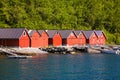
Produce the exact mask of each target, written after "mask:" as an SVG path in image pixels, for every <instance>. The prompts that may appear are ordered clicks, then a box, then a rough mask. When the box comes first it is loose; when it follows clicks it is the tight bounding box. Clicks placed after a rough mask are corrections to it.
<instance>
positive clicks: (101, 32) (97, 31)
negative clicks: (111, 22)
mask: <svg viewBox="0 0 120 80" xmlns="http://www.w3.org/2000/svg"><path fill="white" fill-rule="evenodd" d="M95 33H96V35H97V36H101V35H102V34H103V35H104V36H105V38H106V35H105V34H104V32H103V31H102V30H95Z"/></svg>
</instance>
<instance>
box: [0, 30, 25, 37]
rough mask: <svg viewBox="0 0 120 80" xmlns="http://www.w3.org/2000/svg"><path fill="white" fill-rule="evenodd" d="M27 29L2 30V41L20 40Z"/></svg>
mask: <svg viewBox="0 0 120 80" xmlns="http://www.w3.org/2000/svg"><path fill="white" fill-rule="evenodd" d="M25 30H26V29H25V28H2V29H0V38H1V39H19V38H20V36H21V35H22V33H23V31H25Z"/></svg>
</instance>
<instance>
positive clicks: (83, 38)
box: [76, 33, 86, 45]
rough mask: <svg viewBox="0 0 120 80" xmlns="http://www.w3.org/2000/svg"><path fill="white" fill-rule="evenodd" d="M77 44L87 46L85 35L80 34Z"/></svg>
mask: <svg viewBox="0 0 120 80" xmlns="http://www.w3.org/2000/svg"><path fill="white" fill-rule="evenodd" d="M76 40H77V41H76V42H77V44H78V45H85V44H86V38H85V35H84V34H82V33H80V34H79V35H78V36H77V39H76Z"/></svg>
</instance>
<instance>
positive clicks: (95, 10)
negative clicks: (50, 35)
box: [0, 0, 120, 44]
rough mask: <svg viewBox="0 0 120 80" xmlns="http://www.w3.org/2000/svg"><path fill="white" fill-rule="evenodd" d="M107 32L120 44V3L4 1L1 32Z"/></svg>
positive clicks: (109, 38) (0, 9) (107, 0)
mask: <svg viewBox="0 0 120 80" xmlns="http://www.w3.org/2000/svg"><path fill="white" fill-rule="evenodd" d="M23 27H24V28H27V29H57V30H59V29H62V30H64V29H72V30H103V31H104V32H105V34H106V36H107V44H120V0H0V28H23Z"/></svg>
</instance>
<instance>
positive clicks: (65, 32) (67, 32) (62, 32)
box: [59, 30, 74, 39]
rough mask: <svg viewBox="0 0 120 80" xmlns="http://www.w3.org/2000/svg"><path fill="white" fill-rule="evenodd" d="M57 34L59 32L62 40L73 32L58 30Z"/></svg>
mask: <svg viewBox="0 0 120 80" xmlns="http://www.w3.org/2000/svg"><path fill="white" fill-rule="evenodd" d="M59 32H60V35H61V36H62V38H63V39H64V38H68V36H69V35H70V33H71V32H73V30H59ZM73 33H74V32H73Z"/></svg>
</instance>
